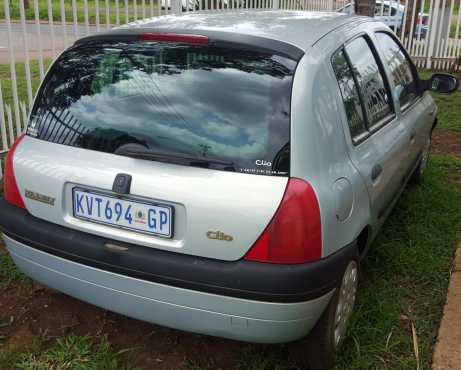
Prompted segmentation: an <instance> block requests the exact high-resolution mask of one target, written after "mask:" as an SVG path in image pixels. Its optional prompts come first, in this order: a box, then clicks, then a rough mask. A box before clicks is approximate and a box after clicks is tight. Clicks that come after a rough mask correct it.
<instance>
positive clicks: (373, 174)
mask: <svg viewBox="0 0 461 370" xmlns="http://www.w3.org/2000/svg"><path fill="white" fill-rule="evenodd" d="M382 172H383V168H382V167H381V165H380V164H376V165H374V166H373V168H372V169H371V181H373V182H375V181H376V180H377V179H378V177H379V175H381V173H382Z"/></svg>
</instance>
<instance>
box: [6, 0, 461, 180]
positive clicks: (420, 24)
mask: <svg viewBox="0 0 461 370" xmlns="http://www.w3.org/2000/svg"><path fill="white" fill-rule="evenodd" d="M376 1H377V3H376V9H375V17H376V18H377V19H379V20H381V21H384V22H385V23H386V24H388V25H389V26H391V28H392V29H393V30H394V31H395V33H396V34H397V36H398V37H399V39H400V40H401V41H402V43H403V44H404V45H405V47H406V48H407V50H409V52H410V54H411V56H412V57H413V58H414V61H415V63H416V64H417V66H418V67H420V68H430V69H439V70H456V71H458V70H460V69H461V66H460V63H459V58H460V54H461V37H460V21H461V11H460V8H461V0H376ZM2 3H3V4H2ZM0 4H2V6H0V8H2V9H0V135H1V137H0V154H2V153H3V154H4V153H6V152H7V151H8V149H9V147H10V146H11V145H12V143H13V141H14V139H15V138H16V137H17V136H18V135H20V134H21V133H22V132H23V131H24V129H25V126H26V124H27V117H28V114H29V112H30V109H31V108H32V101H33V96H34V94H35V90H36V88H37V86H38V85H39V83H40V81H41V80H42V79H43V77H44V74H45V71H46V68H47V66H48V65H49V63H50V61H51V60H53V59H54V58H55V57H56V56H57V55H58V54H59V53H60V52H61V51H63V50H64V49H65V48H66V47H68V46H69V45H71V44H72V43H73V42H74V41H75V40H76V39H78V38H80V37H82V36H85V35H89V34H93V33H97V32H101V31H104V30H107V29H110V28H112V27H116V26H119V25H121V24H124V23H128V22H132V21H138V20H141V19H145V18H151V17H158V16H161V15H169V14H174V15H175V14H181V13H189V12H191V13H192V12H213V11H219V12H236V11H246V10H249V9H258V10H271V9H285V10H297V11H341V12H346V13H353V8H354V4H353V2H351V1H349V0H0ZM173 21H174V20H173ZM5 65H6V66H8V65H9V68H8V67H7V68H6V70H8V69H9V75H8V76H7V77H9V78H5V79H4V80H3V81H2V80H1V77H2V74H1V73H2V71H3V75H5V68H3V69H2V67H5ZM19 71H20V72H21V73H19ZM54 114H55V115H59V112H54ZM59 120H60V121H62V122H61V123H62V125H61V126H62V127H64V128H67V130H68V131H69V130H70V131H72V132H75V133H77V132H78V122H75V121H73V120H72V117H61V116H59ZM58 134H59V133H56V135H58ZM69 140H70V139H69ZM0 174H1V168H0Z"/></svg>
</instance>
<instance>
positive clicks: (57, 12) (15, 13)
mask: <svg viewBox="0 0 461 370" xmlns="http://www.w3.org/2000/svg"><path fill="white" fill-rule="evenodd" d="M29 1H30V4H31V5H30V7H29V8H28V9H25V16H26V19H28V20H34V19H35V15H34V7H33V0H29ZM47 3H48V1H47V0H39V1H38V4H39V14H40V19H41V20H42V21H46V22H47V21H48V5H47ZM51 3H52V6H51V8H52V14H53V21H54V22H58V23H59V22H61V5H60V4H61V2H60V0H52V1H51ZM76 3H77V20H78V22H81V23H83V22H84V21H85V13H84V2H83V0H77V2H76ZM128 3H129V5H128V17H129V18H128V21H130V22H131V21H134V20H135V10H134V1H133V0H129V1H128ZM145 3H146V16H147V17H150V15H151V8H150V1H149V0H145ZM98 4H99V22H100V24H105V23H106V10H105V0H99V3H98ZM124 4H125V3H124V1H123V0H119V10H120V22H121V23H126V18H125V5H124ZM141 4H142V0H137V19H140V18H142V8H141ZM157 4H158V1H157V0H155V1H154V4H153V9H154V15H156V14H157ZM95 8H96V5H95V0H88V14H89V22H90V23H92V24H95V23H96V11H95ZM64 9H65V16H66V22H72V21H73V12H72V1H70V0H64ZM109 9H110V15H109V20H110V23H111V24H115V21H116V15H115V0H109ZM10 17H11V19H20V11H19V1H18V0H10ZM4 18H5V14H4V0H0V19H4Z"/></svg>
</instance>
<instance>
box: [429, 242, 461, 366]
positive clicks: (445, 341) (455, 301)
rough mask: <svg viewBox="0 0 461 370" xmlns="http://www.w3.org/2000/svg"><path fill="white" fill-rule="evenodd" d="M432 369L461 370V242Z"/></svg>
mask: <svg viewBox="0 0 461 370" xmlns="http://www.w3.org/2000/svg"><path fill="white" fill-rule="evenodd" d="M432 369H433V370H458V369H459V370H461V244H460V245H459V246H458V250H457V252H456V257H455V263H454V268H453V273H452V275H451V278H450V285H449V287H448V297H447V303H446V305H445V308H444V311H443V318H442V323H441V325H440V329H439V333H438V338H437V342H436V344H435V350H434V356H433V362H432Z"/></svg>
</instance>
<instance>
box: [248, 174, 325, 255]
mask: <svg viewBox="0 0 461 370" xmlns="http://www.w3.org/2000/svg"><path fill="white" fill-rule="evenodd" d="M321 255H322V235H321V221H320V208H319V204H318V201H317V197H316V195H315V192H314V190H313V189H312V187H311V185H310V184H309V183H307V182H306V181H304V180H300V179H296V178H291V179H290V180H289V181H288V185H287V188H286V190H285V194H284V196H283V199H282V202H281V203H280V206H279V208H278V210H277V212H276V213H275V215H274V217H273V218H272V220H271V222H270V223H269V225H268V226H267V227H266V229H265V230H264V232H263V233H262V234H261V236H260V237H259V239H258V240H257V241H256V243H255V244H254V245H253V246H252V247H251V249H250V250H249V251H248V253H247V254H246V256H245V259H246V260H249V261H257V262H266V263H280V264H297V263H306V262H312V261H317V260H319V259H320V257H321Z"/></svg>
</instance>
